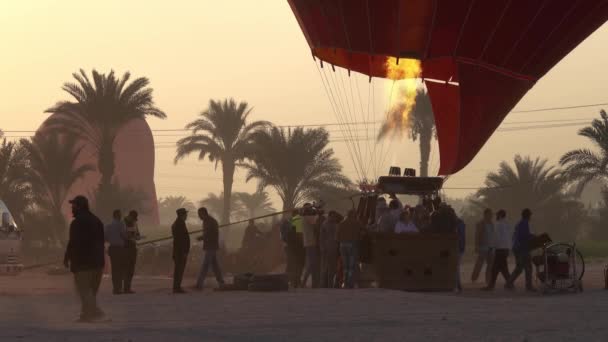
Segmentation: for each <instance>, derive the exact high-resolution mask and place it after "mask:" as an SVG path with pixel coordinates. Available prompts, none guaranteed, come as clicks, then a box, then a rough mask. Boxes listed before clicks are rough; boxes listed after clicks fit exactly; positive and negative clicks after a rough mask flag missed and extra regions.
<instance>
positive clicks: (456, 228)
mask: <svg viewBox="0 0 608 342" xmlns="http://www.w3.org/2000/svg"><path fill="white" fill-rule="evenodd" d="M375 209H376V210H375V215H374V216H373V217H371V218H368V219H369V220H368V219H365V220H363V221H362V220H361V218H360V217H359V215H358V213H357V211H355V210H351V211H349V212H348V214H347V215H346V217H343V216H342V215H341V214H339V213H337V212H335V211H330V212H329V213H328V214H327V215H325V214H324V213H323V211H321V210H318V209H316V208H315V207H314V206H313V205H311V204H309V203H307V204H305V205H304V206H303V208H302V209H300V210H294V211H293V212H292V214H291V217H285V218H284V220H283V222H282V224H281V239H282V240H283V242H284V244H285V251H286V255H287V270H286V273H287V274H288V276H289V280H290V283H291V286H293V287H300V286H306V285H307V281H308V279H309V278H311V279H312V281H311V286H312V287H313V288H316V287H327V288H335V287H342V288H353V287H354V286H355V278H356V277H357V275H358V274H359V271H360V270H359V259H360V254H361V241H362V238H363V236H364V234H365V233H366V232H394V233H419V232H435V233H442V232H458V236H459V251H460V253H459V255H462V253H464V247H465V246H464V245H465V226H464V222H463V221H462V220H460V219H459V218H458V217H457V215H456V213H455V211H454V210H453V209H452V208H451V207H450V206H448V205H446V204H444V203H441V200H440V199H439V198H434V199H433V200H431V199H425V200H424V201H423V203H422V204H421V205H419V206H416V207H409V206H403V204H402V203H401V201H400V200H399V199H397V197H396V196H394V195H392V196H390V202H389V204H388V205H387V201H386V199H385V198H383V197H379V198H378V199H377V200H376V208H375ZM340 270H341V271H340ZM458 279H460V278H458ZM455 287H456V288H457V289H461V288H462V286H461V285H460V280H458V283H457V284H456V286H455Z"/></svg>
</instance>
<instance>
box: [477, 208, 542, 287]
mask: <svg viewBox="0 0 608 342" xmlns="http://www.w3.org/2000/svg"><path fill="white" fill-rule="evenodd" d="M494 218H495V220H494ZM531 219H532V211H531V210H530V209H524V210H523V211H522V213H521V219H520V221H519V222H518V223H517V225H516V226H515V229H512V228H511V226H510V225H509V224H508V223H507V212H506V211H505V210H499V211H498V212H496V215H495V216H494V213H493V212H492V209H486V210H485V211H484V213H483V219H482V220H481V221H480V222H479V223H478V224H477V226H476V229H475V254H476V261H475V266H474V268H473V273H472V275H471V281H473V282H475V281H477V279H478V278H479V274H480V273H481V269H482V267H483V265H484V264H485V265H486V271H485V281H486V287H484V288H483V289H484V290H488V291H490V290H493V289H494V287H495V285H496V280H497V278H498V275H499V274H501V275H502V276H503V278H504V280H505V288H506V289H513V288H514V283H515V281H516V280H517V278H518V277H519V276H520V275H521V273H522V272H524V273H525V278H526V290H528V291H535V289H534V287H533V286H532V259H531V256H530V241H531V240H532V238H533V237H534V235H533V234H532V233H531V232H530V220H531ZM510 251H513V254H514V256H515V261H516V267H515V270H514V271H513V273H509V264H508V260H507V259H508V257H509V254H510Z"/></svg>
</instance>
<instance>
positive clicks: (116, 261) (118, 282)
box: [104, 210, 142, 295]
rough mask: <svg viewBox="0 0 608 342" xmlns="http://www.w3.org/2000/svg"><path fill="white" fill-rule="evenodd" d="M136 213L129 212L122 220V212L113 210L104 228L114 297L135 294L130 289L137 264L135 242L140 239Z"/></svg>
mask: <svg viewBox="0 0 608 342" xmlns="http://www.w3.org/2000/svg"><path fill="white" fill-rule="evenodd" d="M138 216H139V215H138V213H137V211H135V210H131V211H130V212H129V214H128V215H127V216H126V217H125V218H123V217H122V211H120V210H114V213H113V214H112V222H111V223H110V224H108V225H107V226H106V227H105V230H104V238H105V241H106V243H107V244H108V245H109V246H108V256H109V257H110V264H111V269H112V288H113V291H112V292H113V293H114V294H115V295H119V294H123V293H124V294H132V293H135V292H134V291H133V289H132V288H131V284H132V283H133V275H134V274H135V264H136V262H137V240H140V239H141V238H142V236H141V234H140V233H139V227H138V225H137V218H138Z"/></svg>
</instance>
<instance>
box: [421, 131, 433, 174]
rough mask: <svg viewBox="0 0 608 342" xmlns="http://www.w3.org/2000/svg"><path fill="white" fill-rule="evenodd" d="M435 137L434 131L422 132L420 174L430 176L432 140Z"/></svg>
mask: <svg viewBox="0 0 608 342" xmlns="http://www.w3.org/2000/svg"><path fill="white" fill-rule="evenodd" d="M432 139H433V131H432V130H430V131H428V132H426V130H425V132H421V133H420V144H419V146H420V176H421V177H428V176H429V157H430V155H431V140H432Z"/></svg>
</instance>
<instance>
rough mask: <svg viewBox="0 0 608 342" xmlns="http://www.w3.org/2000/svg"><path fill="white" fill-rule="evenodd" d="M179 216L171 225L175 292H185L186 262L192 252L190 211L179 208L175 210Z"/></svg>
mask: <svg viewBox="0 0 608 342" xmlns="http://www.w3.org/2000/svg"><path fill="white" fill-rule="evenodd" d="M175 213H176V214H177V218H176V219H175V222H174V223H173V225H172V226H171V233H172V235H173V263H174V268H173V293H185V291H184V290H183V289H182V279H183V277H184V270H185V269H186V262H187V261H188V253H190V234H189V233H188V227H187V226H186V220H187V219H188V211H187V210H186V209H184V208H179V209H177V210H176V211H175Z"/></svg>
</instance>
